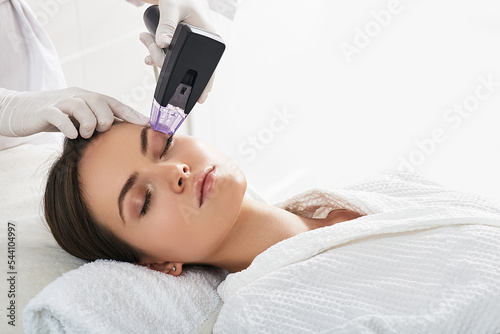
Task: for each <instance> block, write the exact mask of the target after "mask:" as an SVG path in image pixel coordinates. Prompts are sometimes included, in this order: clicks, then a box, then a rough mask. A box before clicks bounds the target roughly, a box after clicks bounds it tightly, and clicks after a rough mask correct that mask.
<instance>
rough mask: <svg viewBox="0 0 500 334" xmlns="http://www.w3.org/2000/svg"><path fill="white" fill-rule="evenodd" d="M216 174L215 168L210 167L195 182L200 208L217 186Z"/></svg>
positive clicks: (195, 191) (200, 173)
mask: <svg viewBox="0 0 500 334" xmlns="http://www.w3.org/2000/svg"><path fill="white" fill-rule="evenodd" d="M216 174H217V173H216V170H215V166H210V167H207V168H205V169H204V170H202V171H201V172H199V173H198V174H197V175H196V178H195V181H194V193H195V194H196V197H197V200H198V203H199V206H200V207H201V206H202V205H203V203H204V202H205V201H206V199H207V198H208V195H210V193H211V192H212V189H213V187H214V185H215V179H216Z"/></svg>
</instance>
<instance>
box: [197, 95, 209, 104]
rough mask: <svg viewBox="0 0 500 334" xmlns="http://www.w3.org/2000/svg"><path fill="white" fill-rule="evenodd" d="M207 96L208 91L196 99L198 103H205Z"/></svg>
mask: <svg viewBox="0 0 500 334" xmlns="http://www.w3.org/2000/svg"><path fill="white" fill-rule="evenodd" d="M207 98H208V93H204V94H201V96H200V98H199V99H198V103H200V104H202V103H205V101H206V100H207Z"/></svg>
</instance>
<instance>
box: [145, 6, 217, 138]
mask: <svg viewBox="0 0 500 334" xmlns="http://www.w3.org/2000/svg"><path fill="white" fill-rule="evenodd" d="M159 18H160V11H159V9H158V6H156V5H154V6H150V7H149V8H148V9H146V11H145V12H144V23H145V24H146V27H147V28H148V30H149V32H150V33H151V34H152V35H153V36H155V35H156V28H157V27H158V22H159ZM225 48H226V46H225V45H224V42H223V41H222V39H221V38H220V36H218V35H216V34H214V33H211V32H208V31H205V30H203V29H200V28H197V27H195V26H192V25H189V24H185V23H182V22H181V23H179V24H178V25H177V29H176V30H175V32H174V36H173V38H172V42H171V43H170V45H169V46H168V47H167V48H166V49H163V51H164V52H165V60H164V61H163V66H162V68H161V72H160V75H159V77H158V82H157V83H156V90H155V94H154V100H153V105H152V107H151V116H150V118H149V123H150V124H151V127H152V128H153V129H154V130H156V131H160V132H164V133H167V134H174V133H175V132H176V131H177V129H178V128H179V126H180V125H181V124H182V122H184V120H185V119H186V117H187V116H188V114H189V113H190V112H191V109H193V107H194V105H195V104H196V101H198V99H199V98H200V95H201V94H202V93H203V90H204V89H205V87H206V86H207V84H208V81H209V80H210V78H211V77H212V74H213V73H214V71H215V68H216V67H217V63H218V62H219V60H220V58H221V57H222V53H223V52H224V49H225Z"/></svg>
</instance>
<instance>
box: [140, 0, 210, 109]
mask: <svg viewBox="0 0 500 334" xmlns="http://www.w3.org/2000/svg"><path fill="white" fill-rule="evenodd" d="M132 1H134V0H132ZM144 2H148V3H152V4H158V7H159V9H160V21H159V24H158V28H157V29H156V38H155V37H153V36H152V35H151V34H149V33H147V32H145V33H142V34H141V36H140V39H141V41H142V43H143V44H144V45H145V46H146V47H147V48H148V50H149V56H147V57H146V58H145V62H146V64H148V65H156V66H157V67H160V68H161V66H162V65H163V60H164V59H165V53H164V52H163V50H162V49H163V48H166V47H168V46H169V45H170V42H171V41H172V37H173V36H174V32H175V28H177V24H178V23H179V22H181V21H182V22H185V23H188V24H191V25H194V26H196V27H199V28H202V29H205V30H208V31H214V28H213V26H212V25H211V23H210V19H209V18H210V10H209V8H208V2H207V1H205V0H156V1H155V0H145V1H144ZM213 81H214V76H213V75H212V78H210V81H209V82H208V84H207V87H206V88H205V90H204V91H203V93H202V94H201V96H200V98H199V99H198V102H199V103H203V102H205V100H206V99H207V96H208V93H209V92H210V91H211V90H212V85H213Z"/></svg>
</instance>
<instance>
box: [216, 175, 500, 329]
mask: <svg viewBox="0 0 500 334" xmlns="http://www.w3.org/2000/svg"><path fill="white" fill-rule="evenodd" d="M282 206H283V207H286V208H287V209H289V210H291V211H293V212H297V213H300V214H303V215H305V216H309V217H316V218H318V217H324V216H326V215H327V214H328V212H329V211H331V210H332V209H334V208H349V209H353V210H357V211H359V212H362V213H365V214H366V215H365V216H363V217H361V218H358V219H355V220H351V221H348V222H343V223H340V224H336V225H334V226H330V227H326V228H320V229H316V230H313V231H311V232H307V233H303V234H300V235H298V236H295V237H293V238H290V239H287V240H285V241H283V242H280V243H278V244H276V245H274V246H273V247H271V248H269V249H268V250H267V251H265V252H263V253H262V254H260V255H259V256H258V257H257V258H256V259H255V260H254V261H253V263H252V264H251V266H250V267H249V268H248V269H246V270H244V271H242V272H239V273H236V274H231V275H229V276H228V277H227V278H226V280H225V281H224V282H223V283H222V284H221V285H220V286H219V288H218V291H219V294H220V295H221V297H222V299H223V301H224V306H223V307H222V309H221V312H220V314H219V318H218V320H217V323H216V325H215V327H214V333H318V332H323V333H499V332H500V317H499V315H500V208H499V206H497V205H496V204H494V203H490V202H488V201H487V200H484V199H481V198H479V197H477V196H473V195H467V194H461V193H456V192H452V191H448V190H444V189H442V188H441V187H439V186H438V185H436V184H434V183H432V182H430V181H429V180H427V179H425V178H424V177H422V176H420V175H418V174H410V173H397V174H391V173H389V174H385V175H382V176H381V177H379V178H376V179H373V180H369V181H367V182H364V183H362V184H359V185H357V186H353V187H350V188H349V189H346V190H339V191H334V192H326V191H320V190H314V191H310V192H307V193H305V194H302V195H299V196H296V197H294V198H293V199H291V200H290V201H288V202H286V203H284V204H283V205H282Z"/></svg>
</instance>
